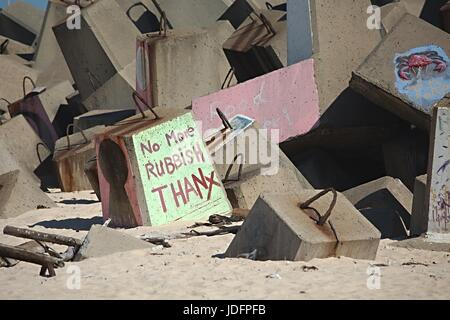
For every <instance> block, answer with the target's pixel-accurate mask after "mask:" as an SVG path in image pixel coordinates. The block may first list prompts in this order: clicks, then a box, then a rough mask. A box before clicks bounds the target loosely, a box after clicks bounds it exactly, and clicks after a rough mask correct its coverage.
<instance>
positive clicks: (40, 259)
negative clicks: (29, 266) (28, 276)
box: [0, 244, 64, 267]
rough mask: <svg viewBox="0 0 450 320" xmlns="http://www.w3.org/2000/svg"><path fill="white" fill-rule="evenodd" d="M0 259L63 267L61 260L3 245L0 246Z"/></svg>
mask: <svg viewBox="0 0 450 320" xmlns="http://www.w3.org/2000/svg"><path fill="white" fill-rule="evenodd" d="M0 257H3V258H11V259H15V260H20V261H25V262H28V263H33V264H38V265H41V266H49V265H51V266H57V267H64V262H63V261H62V260H61V259H57V258H54V257H50V256H47V255H44V254H40V253H35V252H31V251H28V250H25V249H22V248H18V247H12V246H8V245H5V244H0Z"/></svg>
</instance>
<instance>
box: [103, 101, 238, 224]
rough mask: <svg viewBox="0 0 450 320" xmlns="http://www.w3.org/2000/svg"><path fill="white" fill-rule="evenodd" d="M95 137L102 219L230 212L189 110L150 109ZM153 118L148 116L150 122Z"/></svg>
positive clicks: (133, 220) (151, 219) (145, 220)
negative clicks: (155, 115) (156, 116)
mask: <svg viewBox="0 0 450 320" xmlns="http://www.w3.org/2000/svg"><path fill="white" fill-rule="evenodd" d="M153 110H154V112H156V113H157V114H158V115H159V117H158V118H157V119H154V115H153V114H152V113H151V112H150V111H148V112H146V113H145V115H146V118H143V117H142V115H137V116H134V117H132V118H129V119H126V120H124V121H122V122H120V123H118V124H116V126H114V127H111V128H110V129H107V130H106V131H105V132H103V133H101V134H98V135H97V136H96V154H97V167H98V175H99V183H100V190H101V198H102V208H103V216H104V219H105V220H106V219H108V218H111V220H112V221H111V222H112V224H113V225H115V226H120V227H135V226H139V225H162V224H166V223H169V222H171V221H174V220H188V221H191V220H195V219H199V218H204V217H208V216H209V215H211V214H227V213H229V212H230V211H231V206H230V203H229V202H228V200H227V198H226V194H225V190H224V188H223V185H222V183H221V181H220V180H219V177H218V175H217V173H216V172H215V169H214V166H213V164H212V161H211V159H210V156H209V154H208V151H207V150H206V147H205V145H204V142H203V139H202V137H201V135H200V133H199V132H198V129H197V127H196V124H195V121H194V119H193V117H192V114H191V113H190V112H187V111H186V110H177V109H174V108H155V109H153ZM153 119H154V120H153Z"/></svg>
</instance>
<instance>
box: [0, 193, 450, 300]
mask: <svg viewBox="0 0 450 320" xmlns="http://www.w3.org/2000/svg"><path fill="white" fill-rule="evenodd" d="M50 196H51V197H52V198H53V199H54V200H55V201H56V202H57V203H58V208H53V209H42V210H36V211H31V212H28V213H26V214H23V215H21V216H19V217H17V218H14V219H7V220H0V228H1V229H3V227H4V226H5V225H13V226H17V227H33V229H34V230H38V231H43V232H49V233H57V234H62V235H67V236H72V237H76V238H80V239H82V238H83V237H84V236H85V235H86V234H87V231H88V230H89V228H90V226H91V225H92V224H102V223H103V222H102V218H101V205H100V203H99V202H97V201H96V196H95V195H94V194H93V193H92V192H89V191H86V192H79V193H52V194H50ZM192 224H193V223H189V222H183V223H173V224H169V225H166V226H163V227H157V228H156V227H139V228H135V229H129V230H121V231H123V232H126V233H128V234H130V235H133V236H140V235H143V234H147V233H152V234H155V233H160V234H174V233H178V232H187V231H189V229H188V228H187V227H188V226H190V225H192ZM202 228H203V229H205V230H211V228H208V227H202ZM200 230H201V229H200ZM233 236H234V235H232V234H230V235H224V236H214V237H205V236H202V237H194V238H189V239H179V240H170V241H169V242H170V244H171V245H172V247H171V248H163V247H162V246H154V247H151V248H149V249H145V250H136V251H129V252H121V253H116V254H112V255H109V256H105V257H100V258H90V259H86V260H84V261H82V262H78V263H76V262H70V263H66V265H65V267H64V268H60V269H57V270H56V273H57V276H56V277H54V278H43V277H40V276H39V275H38V274H39V266H36V265H32V264H28V263H23V262H21V263H19V264H18V265H17V266H15V267H13V268H9V269H7V268H2V269H1V270H0V283H1V284H2V286H1V287H2V290H0V299H64V300H65V299H243V300H246V299H275V300H278V299H283V300H285V299H450V291H449V290H448V287H449V285H450V273H449V272H448V270H449V267H450V252H449V253H445V252H431V251H423V250H413V249H405V248H398V247H393V246H391V245H392V244H393V243H395V241H392V240H382V241H381V243H380V247H379V250H378V255H377V259H376V261H362V260H354V259H349V258H345V257H341V258H329V259H315V260H312V261H309V262H307V263H305V262H289V261H268V262H259V261H251V260H246V259H221V258H218V257H215V256H217V255H219V256H220V254H222V253H224V252H225V250H226V249H227V247H228V245H229V243H230V242H231V240H232V239H233ZM0 241H1V242H3V243H5V244H10V245H18V244H21V243H23V242H25V241H24V240H23V239H19V238H14V237H10V236H5V235H1V236H0ZM55 248H56V249H60V250H61V251H62V250H64V247H57V246H56V247H55ZM74 266H75V268H74ZM77 267H79V269H78V268H77ZM74 270H75V271H74ZM75 272H79V275H80V282H79V289H78V288H77V286H75V288H74V285H73V275H74V273H75ZM371 274H372V275H371ZM377 274H380V275H381V277H377Z"/></svg>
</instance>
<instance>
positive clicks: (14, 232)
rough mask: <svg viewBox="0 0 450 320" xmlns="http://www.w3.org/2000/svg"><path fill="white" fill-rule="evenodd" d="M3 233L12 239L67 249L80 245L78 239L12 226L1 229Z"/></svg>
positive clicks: (80, 242)
mask: <svg viewBox="0 0 450 320" xmlns="http://www.w3.org/2000/svg"><path fill="white" fill-rule="evenodd" d="M3 233H4V234H6V235H10V236H14V237H19V238H25V239H31V240H36V241H42V242H50V243H54V244H60V245H64V246H68V247H80V246H81V245H82V241H81V240H80V239H76V238H71V237H66V236H61V235H57V234H50V233H45V232H38V231H34V230H30V229H23V228H16V227H12V226H6V227H5V228H4V229H3Z"/></svg>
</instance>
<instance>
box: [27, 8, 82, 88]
mask: <svg viewBox="0 0 450 320" xmlns="http://www.w3.org/2000/svg"><path fill="white" fill-rule="evenodd" d="M68 16H69V15H68V14H67V5H66V4H64V3H62V2H60V1H57V0H50V1H48V4H47V11H46V13H45V17H44V22H43V24H42V28H41V30H40V33H39V37H38V39H37V45H36V53H35V55H34V64H33V68H35V69H37V70H40V75H39V78H38V80H37V84H38V85H39V86H52V85H54V84H56V83H58V82H61V81H64V80H69V81H73V79H72V75H71V73H70V70H69V67H68V66H67V63H66V60H65V59H64V56H63V54H62V52H61V49H60V48H59V45H58V42H57V41H56V37H55V34H54V33H53V29H52V28H53V26H54V25H56V24H58V23H60V22H61V21H63V20H65V19H67V17H68Z"/></svg>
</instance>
